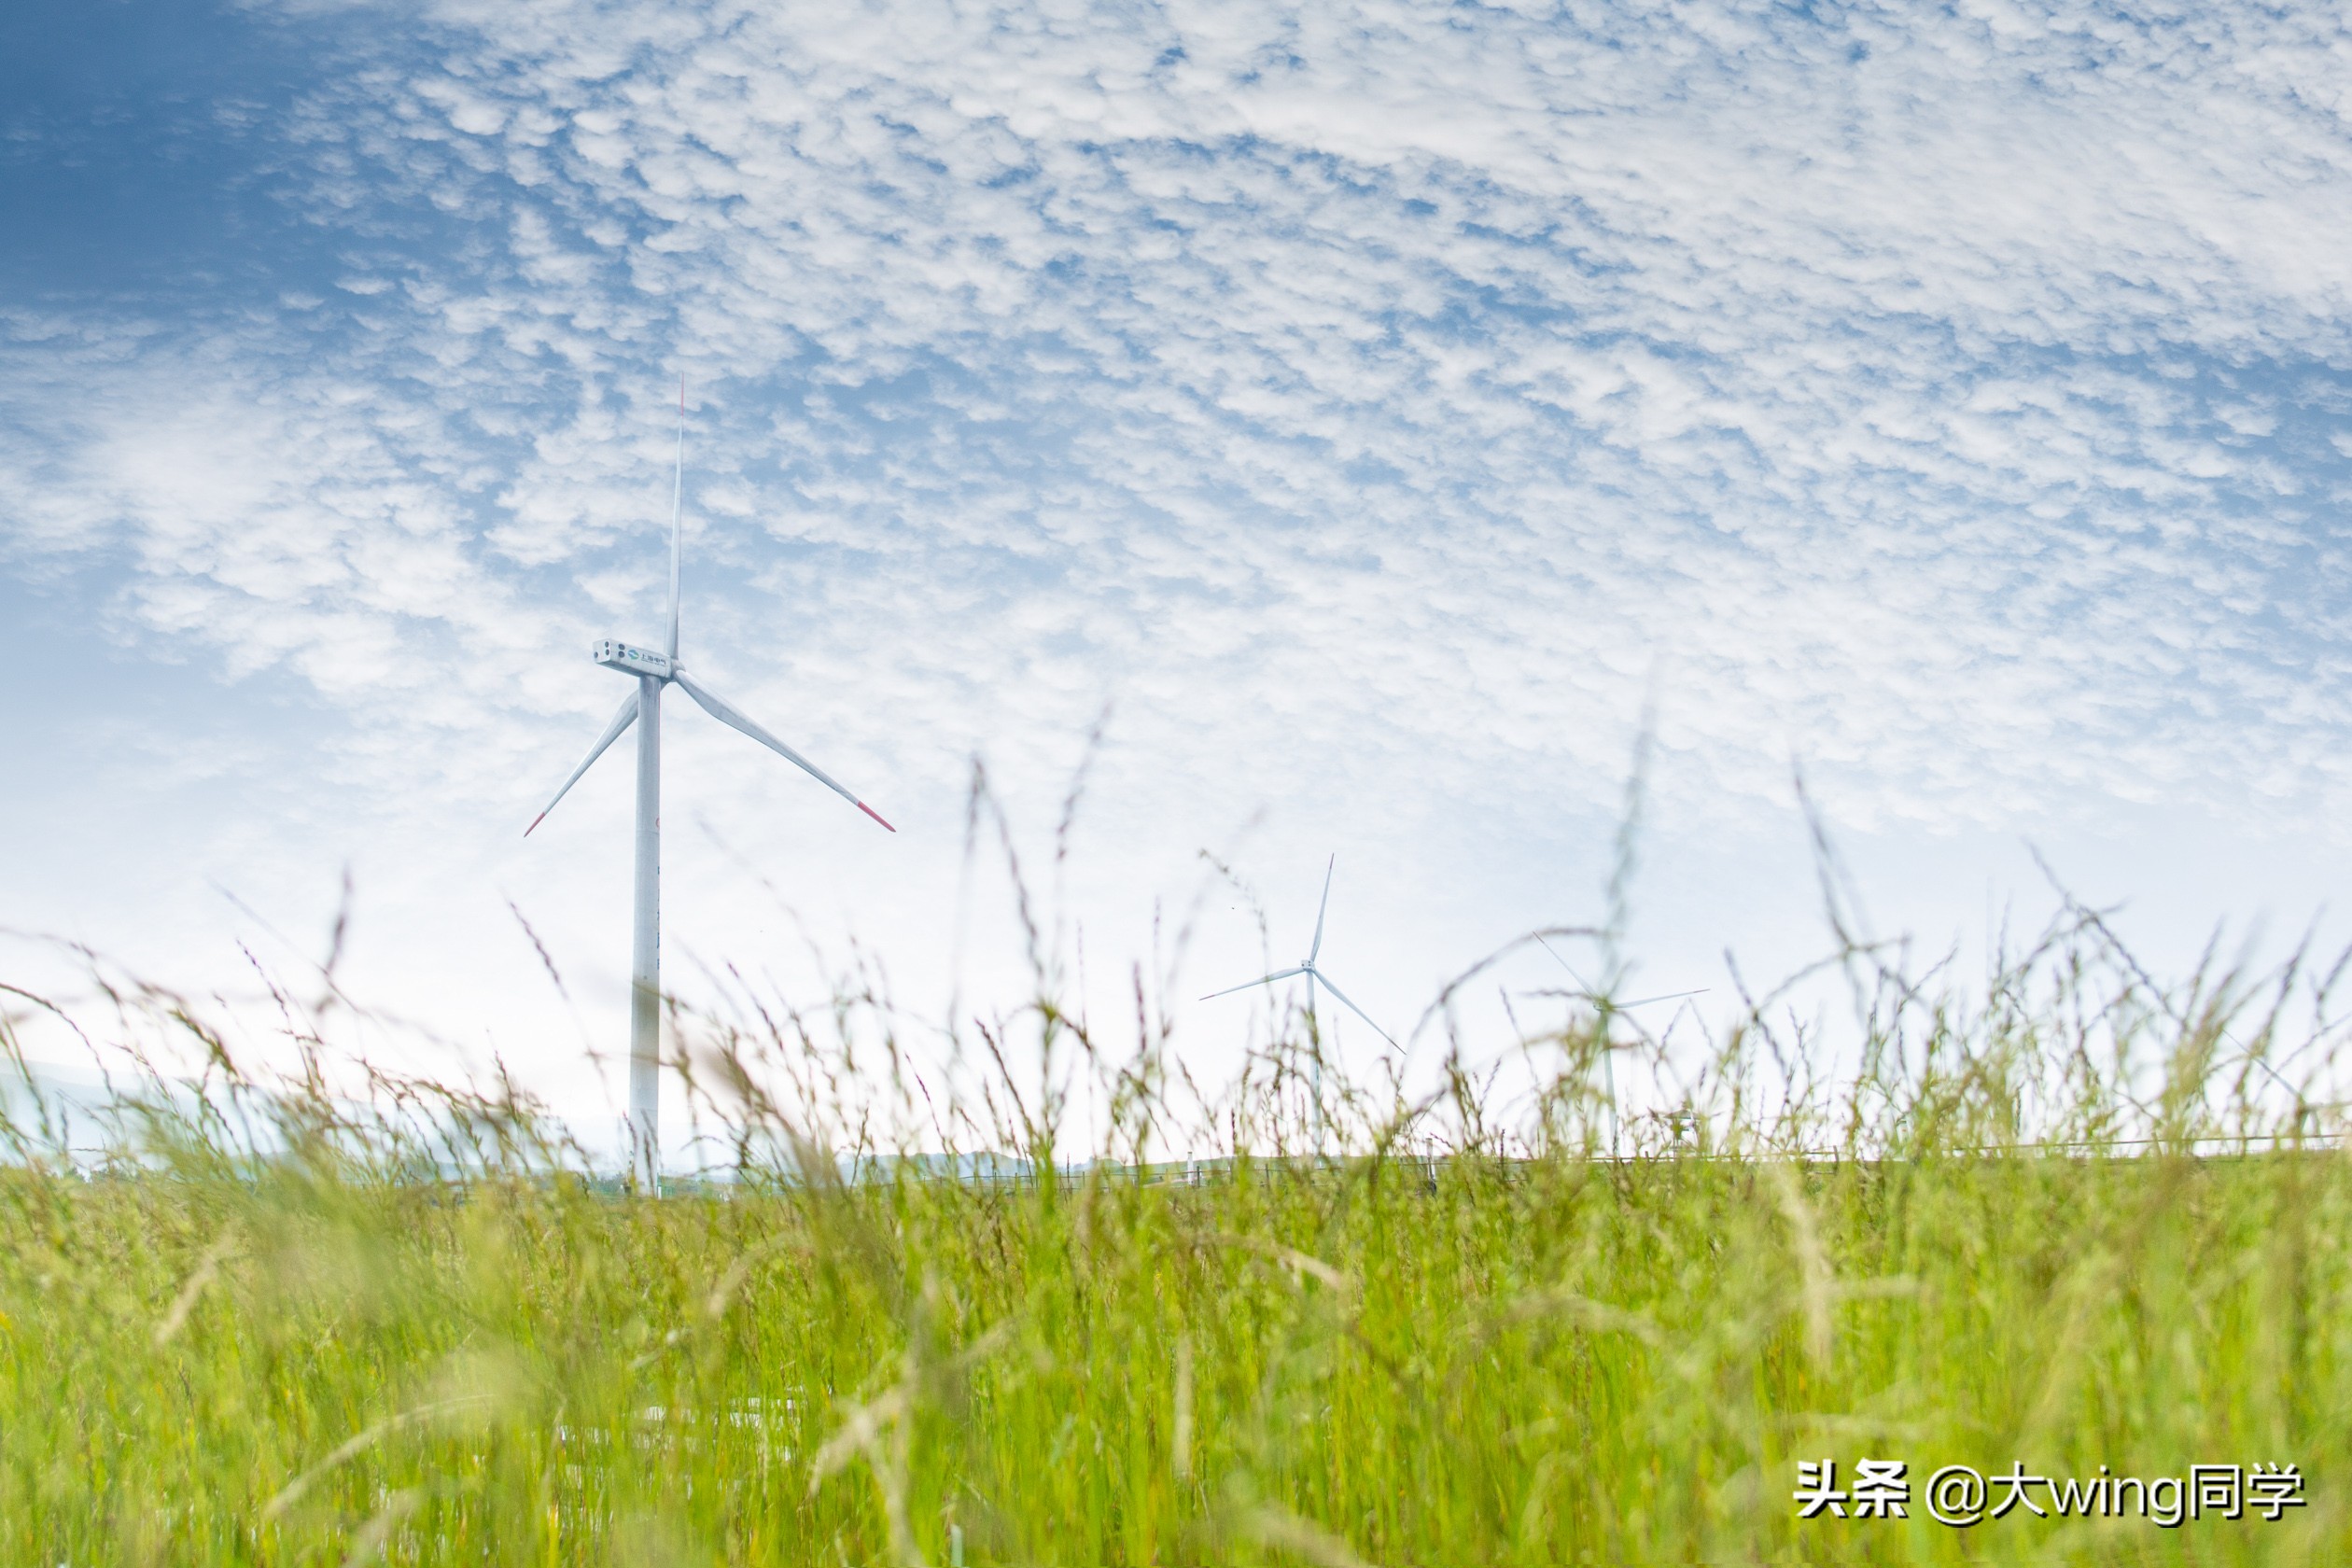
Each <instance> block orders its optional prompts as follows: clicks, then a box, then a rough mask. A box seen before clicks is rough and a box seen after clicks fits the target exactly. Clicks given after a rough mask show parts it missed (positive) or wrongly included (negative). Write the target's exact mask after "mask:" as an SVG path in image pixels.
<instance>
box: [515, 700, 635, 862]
mask: <svg viewBox="0 0 2352 1568" xmlns="http://www.w3.org/2000/svg"><path fill="white" fill-rule="evenodd" d="M636 721H637V689H636V688H635V687H634V686H633V687H631V688H630V689H629V694H628V695H627V696H626V697H625V698H623V699H622V703H621V711H620V712H618V713H616V714H614V715H613V716H612V722H611V723H609V724H607V725H606V726H605V733H604V734H602V735H598V736H597V737H596V744H595V745H594V746H591V747H590V748H588V755H587V756H585V757H583V758H581V761H580V765H579V766H578V767H576V768H574V769H572V771H571V777H569V778H567V779H565V780H564V787H563V788H562V789H560V790H558V791H555V799H554V800H551V801H549V802H548V803H547V808H546V810H544V811H541V812H540V813H539V815H538V816H536V817H534V818H532V819H531V827H529V828H525V829H524V830H523V836H524V837H525V838H528V837H530V836H531V828H536V827H538V826H539V824H540V823H541V822H544V821H546V820H547V813H548V812H549V811H553V810H554V809H555V801H560V800H562V799H563V798H564V796H565V795H567V794H568V793H569V792H570V791H571V787H572V786H573V785H575V784H577V783H579V782H580V776H581V774H583V773H586V772H587V771H588V770H589V769H590V768H592V767H594V766H595V763H596V759H597V758H598V757H601V756H603V755H604V754H605V748H606V747H608V746H610V745H611V744H612V743H613V742H614V741H616V740H619V739H620V738H621V732H622V731H623V730H625V729H627V728H628V727H629V726H630V725H631V724H633V723H635V722H636Z"/></svg>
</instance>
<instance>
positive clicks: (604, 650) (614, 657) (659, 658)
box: [589, 637, 675, 680]
mask: <svg viewBox="0 0 2352 1568" xmlns="http://www.w3.org/2000/svg"><path fill="white" fill-rule="evenodd" d="M589 651H590V653H591V654H592V656H594V658H595V661H596V663H598V664H600V665H604V666H605V668H607V669H617V670H619V671H621V672H622V673H623V674H624V675H650V676H651V677H653V679H656V680H667V679H669V678H670V675H671V673H672V672H673V670H674V668H675V666H673V665H671V664H670V661H669V655H668V654H666V653H656V652H654V651H653V650H651V648H638V647H636V646H634V645H633V644H630V643H625V642H615V641H613V640H612V639H611V638H610V637H607V638H606V639H605V640H604V641H602V642H599V643H597V644H596V645H595V647H594V648H593V649H591V650H589Z"/></svg>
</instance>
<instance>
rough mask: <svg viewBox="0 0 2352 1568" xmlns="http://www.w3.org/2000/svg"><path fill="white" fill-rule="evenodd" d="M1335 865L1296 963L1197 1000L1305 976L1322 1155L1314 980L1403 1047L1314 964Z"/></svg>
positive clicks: (1326, 874)
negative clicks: (1304, 950) (1308, 940)
mask: <svg viewBox="0 0 2352 1568" xmlns="http://www.w3.org/2000/svg"><path fill="white" fill-rule="evenodd" d="M1338 864H1339V857H1338V856H1337V855H1334V856H1332V857H1331V860H1330V861H1329V863H1327V864H1326V865H1325V866H1324V867H1323V902H1322V903H1319V904H1317V905H1316V906H1315V939H1314V941H1313V942H1311V943H1309V945H1308V947H1307V956H1306V957H1305V958H1304V959H1300V960H1299V961H1298V966H1297V967H1296V968H1295V969H1281V970H1276V971H1275V972H1274V973H1271V974H1262V975H1260V976H1259V977H1258V978H1256V979H1255V980H1248V981H1244V982H1243V983H1241V984H1240V985H1239V986H1227V987H1225V989H1224V990H1222V991H1211V992H1210V993H1209V994H1208V995H1207V996H1205V997H1202V998H1201V999H1200V1000H1201V1001H1213V1000H1215V999H1216V998H1218V997H1221V996H1231V995H1232V994H1233V993H1234V992H1236V991H1246V990H1248V989H1249V988H1250V987H1252V986H1270V985H1272V984H1274V982H1276V981H1277V980H1289V979H1292V978H1294V977H1295V976H1297V975H1301V974H1303V975H1305V976H1306V977H1307V1032H1308V1035H1309V1038H1311V1039H1312V1040H1313V1041H1314V1043H1315V1059H1314V1065H1313V1068H1312V1072H1313V1084H1312V1085H1311V1086H1310V1088H1309V1094H1310V1095H1311V1096H1312V1097H1313V1099H1314V1102H1315V1153H1316V1155H1317V1156H1318V1157H1320V1156H1321V1155H1322V1154H1323V1037H1322V1035H1321V1034H1320V1033H1319V1032H1317V1030H1316V1028H1315V984H1316V982H1317V981H1321V982H1322V983H1323V989H1324V990H1326V991H1329V992H1330V993H1331V994H1332V995H1333V996H1335V997H1337V998H1338V999H1339V1000H1340V1001H1342V1002H1344V1003H1346V1005H1347V1009H1348V1011H1349V1012H1351V1013H1352V1014H1354V1015H1356V1016H1357V1017H1359V1018H1362V1019H1363V1020H1364V1021H1365V1023H1366V1024H1369V1025H1371V1029H1372V1032H1373V1033H1374V1034H1377V1035H1379V1037H1380V1038H1381V1039H1382V1040H1386V1041H1387V1042H1388V1043H1389V1044H1390V1045H1391V1046H1393V1047H1394V1048H1395V1049H1398V1050H1402V1049H1404V1047H1403V1046H1401V1045H1397V1043H1396V1041H1395V1040H1394V1039H1393V1037H1392V1036H1391V1035H1390V1034H1389V1031H1388V1030H1386V1029H1382V1028H1381V1027H1380V1026H1379V1025H1378V1024H1375V1023H1373V1022H1372V1015H1370V1014H1369V1013H1366V1012H1365V1010H1364V1009H1363V1008H1361V1007H1358V1006H1357V1005H1356V1004H1355V1003H1354V1002H1352V1001H1349V1000H1348V993H1347V992H1345V991H1343V990H1341V989H1340V988H1339V987H1337V986H1335V985H1333V984H1332V983H1331V977H1330V976H1329V975H1327V974H1325V973H1323V971H1322V970H1320V969H1317V968H1316V967H1315V959H1317V958H1318V957H1319V956H1321V954H1322V952H1323V916H1324V915H1325V913H1327V912H1328V911H1329V910H1330V908H1331V874H1332V872H1333V871H1335V870H1336V869H1337V867H1338Z"/></svg>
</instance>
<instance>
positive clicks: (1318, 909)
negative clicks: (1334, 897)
mask: <svg viewBox="0 0 2352 1568" xmlns="http://www.w3.org/2000/svg"><path fill="white" fill-rule="evenodd" d="M1338 864H1339V857H1338V856H1337V854H1336V853H1335V854H1334V855H1333V856H1332V857H1331V862H1330V864H1328V865H1326V866H1324V867H1323V903H1319V904H1317V905H1315V945H1313V946H1311V947H1309V948H1308V949H1307V961H1308V962H1309V963H1313V962H1314V961H1315V959H1317V958H1319V957H1321V956H1322V954H1323V914H1324V912H1325V911H1326V910H1328V909H1329V908H1330V907H1331V874H1332V871H1333V870H1334V869H1335V868H1336V867H1337V865H1338Z"/></svg>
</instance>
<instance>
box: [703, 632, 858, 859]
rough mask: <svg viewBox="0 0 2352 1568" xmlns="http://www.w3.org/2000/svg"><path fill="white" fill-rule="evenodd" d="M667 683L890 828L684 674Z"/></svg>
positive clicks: (834, 781)
mask: <svg viewBox="0 0 2352 1568" xmlns="http://www.w3.org/2000/svg"><path fill="white" fill-rule="evenodd" d="M670 679H673V680H675V681H677V682H678V683H679V685H680V686H683V687H685V688H686V694H687V695H688V696H690V697H692V698H693V699H694V701H695V702H697V703H699V704H701V705H702V710H703V711H704V712H705V713H707V714H709V715H710V716H711V717H712V718H713V719H716V720H718V721H719V722H721V724H724V725H726V726H727V727H728V728H729V729H735V730H741V731H742V732H743V733H744V734H745V735H749V736H750V737H751V738H752V739H753V740H756V741H758V742H759V743H760V744H761V745H762V746H764V747H766V748H767V749H769V750H771V751H773V752H775V753H776V754H777V756H779V757H781V758H783V759H784V760H785V761H786V762H788V763H793V764H794V765H796V766H797V767H799V768H800V769H801V771H803V772H804V773H805V774H807V775H808V776H809V777H811V778H814V779H815V780H817V782H818V783H819V784H822V785H823V786H824V787H825V788H826V789H828V790H831V791H833V793H834V794H836V795H839V796H840V797H841V798H842V799H843V800H846V801H847V802H848V803H849V804H850V805H854V806H856V807H857V808H858V809H859V810H860V811H862V812H864V813H865V814H866V815H867V816H869V817H871V818H873V819H875V821H877V822H882V825H883V826H884V827H886V828H890V824H889V823H888V822H884V821H882V814H881V813H880V812H878V811H876V810H875V809H874V807H872V806H870V805H866V803H865V802H863V801H861V800H860V799H859V798H858V797H857V796H855V795H853V794H851V793H850V792H849V791H847V790H846V789H844V788H843V787H842V785H841V781H840V780H839V779H837V778H835V777H833V775H832V774H830V773H827V772H826V771H825V770H824V769H823V768H820V767H819V766H818V765H817V764H816V763H812V762H810V761H809V760H808V759H807V758H806V757H804V756H802V755H801V754H800V753H799V752H797V751H795V750H793V749H791V747H789V746H787V745H785V744H784V743H783V742H782V741H780V740H778V739H777V738H776V737H775V736H774V735H770V734H768V733H767V731H765V730H763V729H762V728H760V726H759V725H757V724H755V723H753V722H752V721H750V720H749V719H746V718H745V717H744V716H743V715H742V714H740V713H738V712H736V711H735V709H734V708H733V707H729V706H728V705H727V704H726V703H725V702H724V701H722V700H721V698H720V697H719V696H718V695H717V694H716V693H712V692H710V691H707V690H706V689H705V688H704V686H703V684H702V683H701V682H700V681H698V680H696V679H694V678H693V677H692V676H690V675H688V674H687V673H686V672H685V671H684V670H674V671H672V672H671V675H670ZM890 831H891V832H892V833H896V832H898V829H896V828H890Z"/></svg>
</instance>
